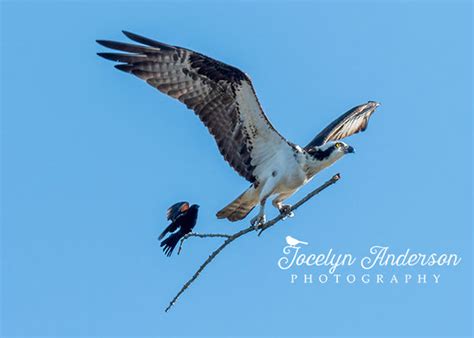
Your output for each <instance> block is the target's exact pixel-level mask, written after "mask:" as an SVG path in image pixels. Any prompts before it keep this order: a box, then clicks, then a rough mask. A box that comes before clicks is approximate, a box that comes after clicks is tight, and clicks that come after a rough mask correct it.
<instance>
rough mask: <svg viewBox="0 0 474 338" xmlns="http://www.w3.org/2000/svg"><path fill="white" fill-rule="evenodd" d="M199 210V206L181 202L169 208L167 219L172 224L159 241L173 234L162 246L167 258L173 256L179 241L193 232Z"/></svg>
mask: <svg viewBox="0 0 474 338" xmlns="http://www.w3.org/2000/svg"><path fill="white" fill-rule="evenodd" d="M198 209H199V205H197V204H193V205H191V206H189V203H188V202H179V203H176V204H173V205H172V206H171V207H169V209H168V211H167V212H166V218H167V219H168V220H169V221H171V224H170V225H168V226H167V227H166V229H165V230H164V231H163V232H162V233H161V235H160V237H158V240H161V239H163V237H165V235H166V234H168V233H170V234H171V235H169V236H168V238H166V239H165V240H164V241H162V242H161V245H160V246H162V247H163V252H164V253H165V255H166V256H168V257H169V256H171V254H172V253H173V249H174V248H175V247H176V245H177V244H178V242H179V240H180V239H181V238H183V237H184V236H185V235H186V234H188V233H190V232H191V230H193V228H194V226H195V225H196V221H197V216H198Z"/></svg>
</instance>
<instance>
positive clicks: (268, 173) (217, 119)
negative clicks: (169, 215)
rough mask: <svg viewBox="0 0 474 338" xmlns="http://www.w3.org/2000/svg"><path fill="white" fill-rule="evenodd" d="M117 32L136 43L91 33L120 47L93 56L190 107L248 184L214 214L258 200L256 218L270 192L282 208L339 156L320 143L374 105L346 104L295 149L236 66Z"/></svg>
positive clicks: (351, 129) (240, 211) (237, 210)
mask: <svg viewBox="0 0 474 338" xmlns="http://www.w3.org/2000/svg"><path fill="white" fill-rule="evenodd" d="M124 34H125V35H126V36H127V37H128V38H130V39H131V40H133V41H135V42H138V43H140V45H137V44H129V43H122V42H115V41H108V40H97V42H98V43H99V44H101V45H103V46H105V47H107V48H111V49H115V50H118V51H120V52H122V53H115V52H114V53H98V55H99V56H101V57H103V58H106V59H109V60H112V61H116V62H120V64H118V65H116V66H115V67H116V68H118V69H120V70H122V71H125V72H127V73H131V74H133V75H136V76H137V77H139V78H141V79H143V80H145V81H146V82H147V83H148V84H150V85H151V86H153V87H155V88H157V89H158V90H159V91H161V92H163V93H165V94H167V95H169V96H171V97H173V98H175V99H178V100H179V101H181V102H183V103H184V104H185V105H186V106H187V107H188V108H190V109H192V110H193V111H194V112H195V113H196V115H197V116H198V117H199V118H200V119H201V121H202V122H203V123H204V124H205V126H206V127H207V128H208V130H209V132H210V133H211V134H212V135H213V136H214V138H215V140H216V143H217V146H218V148H219V151H220V152H221V154H222V155H223V156H224V159H225V160H226V161H227V162H229V164H230V165H231V166H232V167H233V168H234V169H235V170H236V171H237V172H238V173H239V174H240V175H241V176H243V177H244V178H246V179H247V180H248V181H249V182H251V183H252V185H251V187H250V188H249V189H248V190H247V191H246V192H244V193H243V194H242V195H241V196H239V198H237V199H236V200H235V201H234V202H232V203H231V204H229V205H228V206H227V207H226V208H224V209H223V210H221V211H219V212H218V214H217V216H218V217H219V218H228V219H229V220H231V221H235V220H239V219H242V218H244V217H245V216H246V215H247V214H248V213H249V212H250V211H251V210H252V209H253V207H254V206H255V205H256V204H258V203H260V204H261V212H260V214H259V219H258V221H260V222H261V221H262V216H263V206H264V204H265V201H266V199H267V198H268V197H269V196H271V195H277V198H276V199H275V200H274V205H275V206H276V207H278V208H279V209H280V210H282V208H283V207H284V206H283V205H282V204H281V202H282V200H284V199H286V198H287V197H288V196H290V195H291V194H292V193H294V192H295V191H296V190H297V189H299V187H301V186H302V185H303V184H305V183H306V182H307V181H308V180H309V179H311V177H312V175H314V174H315V173H316V172H318V171H319V170H322V169H323V168H324V167H326V166H327V165H330V164H331V163H332V162H334V161H335V160H337V159H338V158H339V157H338V156H339V155H338V156H335V155H337V154H336V153H337V152H336V151H335V150H334V149H335V148H334V149H332V148H331V147H330V146H326V147H325V145H326V144H327V143H328V142H331V140H339V139H341V138H343V137H346V136H349V135H351V134H354V133H356V132H359V131H361V130H364V129H365V127H366V125H367V121H368V119H369V118H370V115H371V114H372V112H373V110H374V109H375V107H376V106H375V107H373V105H374V103H372V102H369V103H367V104H365V105H361V106H358V107H356V108H354V109H352V110H351V111H352V112H351V111H349V112H348V113H346V114H344V115H343V116H341V118H339V119H338V120H336V121H335V122H333V123H332V124H331V125H329V126H328V127H327V128H326V129H324V130H323V132H321V133H320V134H318V136H316V138H315V139H314V140H313V141H312V142H310V144H308V146H307V147H305V149H302V148H300V147H299V146H296V145H294V144H292V143H291V142H288V141H287V140H286V139H285V138H284V137H282V136H281V135H280V134H279V133H278V132H277V131H276V130H275V128H274V127H273V126H272V124H271V123H270V121H269V120H268V118H267V117H266V116H265V114H264V112H263V110H262V108H261V106H260V103H259V101H258V98H257V96H256V94H255V90H254V88H253V85H252V82H251V81H250V78H249V77H248V76H247V75H246V74H245V73H243V72H242V71H240V70H239V69H237V68H235V67H232V66H229V65H227V64H225V63H222V62H220V61H217V60H214V59H212V58H210V57H207V56H204V55H202V54H200V53H197V52H194V51H191V50H189V49H185V48H181V47H176V46H171V45H167V44H164V43H161V42H157V41H154V40H151V39H148V38H145V37H142V36H139V35H136V34H133V33H129V32H124ZM123 52H125V53H123ZM364 107H365V108H364ZM370 109H372V111H371V112H370V113H368V111H369V110H370ZM340 152H341V151H340ZM333 155H334V156H333ZM310 176H311V177H310ZM256 221H257V220H256Z"/></svg>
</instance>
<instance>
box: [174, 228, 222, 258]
mask: <svg viewBox="0 0 474 338" xmlns="http://www.w3.org/2000/svg"><path fill="white" fill-rule="evenodd" d="M230 236H231V235H228V234H198V233H197V232H190V233H188V234H186V235H184V236H183V238H181V242H180V243H179V248H178V255H179V254H180V252H181V248H182V247H183V243H184V241H185V240H186V239H188V238H189V237H200V238H206V237H224V238H229V237H230Z"/></svg>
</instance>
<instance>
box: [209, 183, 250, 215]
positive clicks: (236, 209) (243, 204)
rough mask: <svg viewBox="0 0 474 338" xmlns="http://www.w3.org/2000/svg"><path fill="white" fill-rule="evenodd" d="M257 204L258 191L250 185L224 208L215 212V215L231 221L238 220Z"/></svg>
mask: <svg viewBox="0 0 474 338" xmlns="http://www.w3.org/2000/svg"><path fill="white" fill-rule="evenodd" d="M257 204H258V193H257V191H256V190H255V188H254V187H253V185H252V186H250V188H248V189H247V190H246V191H244V193H243V194H242V195H240V196H239V197H237V198H236V199H235V200H234V201H233V202H231V203H230V204H229V205H227V206H226V207H225V208H224V209H222V210H220V211H219V212H217V214H216V216H217V218H227V219H228V220H229V221H231V222H235V221H239V220H241V219H244V218H245V217H246V216H247V215H248V214H249V213H250V211H252V209H253V208H255V206H256V205H257Z"/></svg>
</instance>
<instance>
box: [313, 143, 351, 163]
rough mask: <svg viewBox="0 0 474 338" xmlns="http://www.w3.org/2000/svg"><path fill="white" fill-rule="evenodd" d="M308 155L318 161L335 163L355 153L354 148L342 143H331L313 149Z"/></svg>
mask: <svg viewBox="0 0 474 338" xmlns="http://www.w3.org/2000/svg"><path fill="white" fill-rule="evenodd" d="M308 153H309V154H310V155H311V156H313V157H314V158H315V159H316V160H318V161H329V162H331V163H332V162H335V161H337V160H338V159H340V158H341V157H342V156H344V155H345V154H350V153H355V151H354V148H352V147H351V146H350V145H348V144H346V143H344V142H342V141H329V142H327V143H325V144H323V145H321V146H319V147H318V146H317V147H313V148H310V149H309V150H308Z"/></svg>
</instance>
